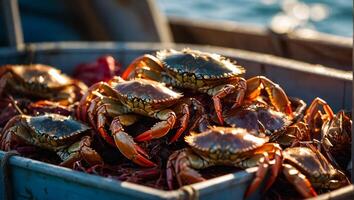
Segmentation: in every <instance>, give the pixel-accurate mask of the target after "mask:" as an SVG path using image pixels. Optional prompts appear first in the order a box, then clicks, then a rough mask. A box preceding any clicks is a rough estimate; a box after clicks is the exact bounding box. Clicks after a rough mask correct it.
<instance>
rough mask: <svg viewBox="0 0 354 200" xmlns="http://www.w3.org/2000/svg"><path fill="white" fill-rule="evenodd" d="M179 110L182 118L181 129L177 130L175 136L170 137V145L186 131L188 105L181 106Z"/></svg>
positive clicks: (188, 116) (188, 114)
mask: <svg viewBox="0 0 354 200" xmlns="http://www.w3.org/2000/svg"><path fill="white" fill-rule="evenodd" d="M181 107H182V108H181V110H182V114H183V115H182V117H181V118H180V124H181V127H180V128H179V129H178V130H177V132H176V134H175V135H174V136H173V137H172V139H171V140H170V143H172V142H175V141H176V140H177V139H178V138H179V137H180V136H181V135H182V133H183V132H184V131H185V130H186V128H187V126H188V122H189V118H190V113H189V106H188V104H185V103H184V104H182V105H181Z"/></svg>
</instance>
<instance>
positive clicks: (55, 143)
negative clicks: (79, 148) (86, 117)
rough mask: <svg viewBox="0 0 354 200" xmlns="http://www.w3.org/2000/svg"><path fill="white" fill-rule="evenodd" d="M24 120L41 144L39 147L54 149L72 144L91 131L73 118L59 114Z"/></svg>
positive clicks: (30, 117)
mask: <svg viewBox="0 0 354 200" xmlns="http://www.w3.org/2000/svg"><path fill="white" fill-rule="evenodd" d="M24 118H25V120H26V123H27V127H28V128H30V129H31V133H32V134H33V136H35V137H36V138H37V139H38V141H39V142H40V143H41V144H37V145H38V146H44V147H47V148H49V147H50V148H52V149H55V148H56V147H61V146H67V145H70V144H72V143H73V142H75V141H76V139H78V138H79V137H80V136H81V135H82V133H84V132H86V131H88V130H89V129H90V127H88V126H86V125H85V124H83V123H81V122H79V121H76V120H74V119H72V118H71V117H67V116H63V115H58V114H52V113H51V114H45V115H39V116H24Z"/></svg>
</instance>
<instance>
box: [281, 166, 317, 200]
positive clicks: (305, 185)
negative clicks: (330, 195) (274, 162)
mask: <svg viewBox="0 0 354 200" xmlns="http://www.w3.org/2000/svg"><path fill="white" fill-rule="evenodd" d="M283 174H284V175H285V177H286V179H287V180H288V181H289V182H290V183H292V184H293V185H294V186H295V188H296V190H297V191H298V192H299V193H300V194H301V195H302V196H303V197H304V198H310V197H315V196H317V193H316V191H315V190H314V189H313V187H312V185H311V183H310V181H309V180H308V179H307V178H306V177H305V175H303V174H302V173H301V172H300V171H299V170H297V169H296V168H295V167H293V166H291V165H289V164H283Z"/></svg>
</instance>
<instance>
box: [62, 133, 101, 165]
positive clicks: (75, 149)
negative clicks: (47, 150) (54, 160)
mask: <svg viewBox="0 0 354 200" xmlns="http://www.w3.org/2000/svg"><path fill="white" fill-rule="evenodd" d="M90 146H91V138H90V137H89V136H84V137H82V138H81V140H80V141H78V142H75V143H74V144H72V145H71V146H69V147H68V148H65V149H62V150H60V151H58V152H57V154H58V156H59V157H60V158H61V159H62V162H61V163H60V166H64V167H69V168H72V167H73V165H74V163H75V162H76V161H78V160H80V159H84V160H85V161H86V162H87V163H89V164H90V165H91V166H94V165H97V164H102V163H103V160H102V158H101V156H100V155H99V154H98V153H97V152H96V151H95V150H93V149H92V148H91V147H90Z"/></svg>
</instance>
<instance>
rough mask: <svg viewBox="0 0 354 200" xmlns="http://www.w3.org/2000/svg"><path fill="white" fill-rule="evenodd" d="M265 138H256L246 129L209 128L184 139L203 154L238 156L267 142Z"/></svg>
mask: <svg viewBox="0 0 354 200" xmlns="http://www.w3.org/2000/svg"><path fill="white" fill-rule="evenodd" d="M268 140H269V139H268V138H267V137H257V136H254V135H252V134H250V133H249V132H248V131H247V130H246V129H242V128H229V127H211V128H210V129H209V130H207V131H205V132H202V133H199V134H193V135H190V136H186V137H185V141H186V142H187V143H188V144H189V145H190V146H191V147H192V148H193V149H196V150H198V151H201V152H205V153H208V152H209V153H213V152H220V153H221V154H223V153H226V154H228V153H230V154H239V153H243V152H247V151H251V150H254V149H256V148H258V147H261V146H263V145H264V144H265V143H266V142H268Z"/></svg>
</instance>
